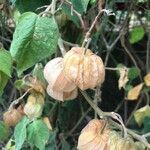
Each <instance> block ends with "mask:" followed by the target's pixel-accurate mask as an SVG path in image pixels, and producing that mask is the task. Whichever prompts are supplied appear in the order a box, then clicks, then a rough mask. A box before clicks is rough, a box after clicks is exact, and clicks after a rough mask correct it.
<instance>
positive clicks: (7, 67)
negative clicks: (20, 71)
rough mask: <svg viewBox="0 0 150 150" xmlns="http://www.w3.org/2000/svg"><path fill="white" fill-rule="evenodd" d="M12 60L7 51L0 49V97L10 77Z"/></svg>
mask: <svg viewBox="0 0 150 150" xmlns="http://www.w3.org/2000/svg"><path fill="white" fill-rule="evenodd" d="M11 70H12V58H11V55H10V53H9V52H8V51H6V50H4V49H0V95H2V93H3V89H4V87H5V86H6V84H7V81H8V79H9V77H11Z"/></svg>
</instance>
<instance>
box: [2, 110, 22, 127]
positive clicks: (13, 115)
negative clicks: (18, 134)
mask: <svg viewBox="0 0 150 150" xmlns="http://www.w3.org/2000/svg"><path fill="white" fill-rule="evenodd" d="M22 117H23V115H22V114H21V113H20V112H19V111H18V110H17V109H12V110H8V111H6V112H5V113H4V114H3V120H4V122H5V124H6V125H7V126H8V127H11V126H15V125H16V124H17V123H18V122H19V121H20V120H21V119H22Z"/></svg>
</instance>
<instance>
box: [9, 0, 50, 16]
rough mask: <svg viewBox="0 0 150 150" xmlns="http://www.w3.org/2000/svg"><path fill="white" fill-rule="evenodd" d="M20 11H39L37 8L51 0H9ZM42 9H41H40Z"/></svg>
mask: <svg viewBox="0 0 150 150" xmlns="http://www.w3.org/2000/svg"><path fill="white" fill-rule="evenodd" d="M11 1H12V3H13V4H15V6H16V7H17V9H18V10H19V11H20V13H24V12H27V11H33V12H39V10H37V8H39V7H41V6H44V5H48V4H50V2H51V0H37V1H35V0H11ZM40 11H42V9H40Z"/></svg>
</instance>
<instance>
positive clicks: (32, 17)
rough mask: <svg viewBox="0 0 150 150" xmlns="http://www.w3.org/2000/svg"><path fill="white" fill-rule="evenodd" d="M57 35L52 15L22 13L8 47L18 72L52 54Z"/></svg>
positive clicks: (55, 46) (55, 45)
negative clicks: (50, 16)
mask: <svg viewBox="0 0 150 150" xmlns="http://www.w3.org/2000/svg"><path fill="white" fill-rule="evenodd" d="M58 37H59V31H58V27H57V24H56V22H55V20H54V18H53V17H52V18H48V17H39V16H38V15H36V14H34V13H32V12H27V13H24V14H22V15H21V17H20V19H19V21H18V24H17V26H16V30H15V32H14V35H13V41H12V43H11V48H10V53H11V55H12V57H13V58H14V59H15V60H16V62H17V72H18V74H19V75H20V74H21V73H22V72H23V71H25V70H26V69H28V68H30V67H32V66H33V65H35V64H36V63H37V62H39V61H41V60H43V59H45V58H47V57H49V56H50V55H52V54H53V53H54V52H55V50H56V48H57V42H58Z"/></svg>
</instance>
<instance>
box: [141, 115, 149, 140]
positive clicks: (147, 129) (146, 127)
mask: <svg viewBox="0 0 150 150" xmlns="http://www.w3.org/2000/svg"><path fill="white" fill-rule="evenodd" d="M143 124H144V128H143V130H142V132H143V133H144V134H146V133H150V116H146V117H145V118H144V123H143ZM147 140H148V141H149V142H150V136H148V137H147Z"/></svg>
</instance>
